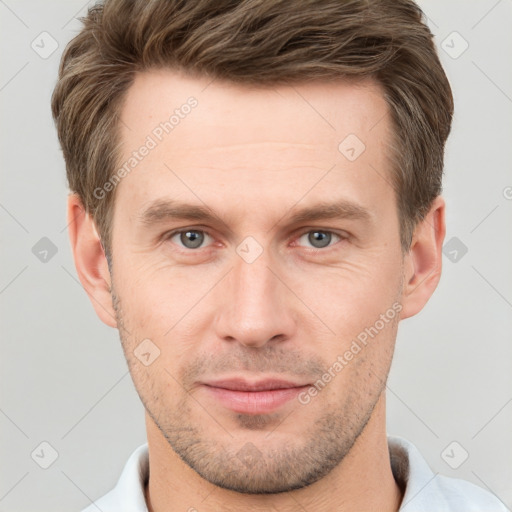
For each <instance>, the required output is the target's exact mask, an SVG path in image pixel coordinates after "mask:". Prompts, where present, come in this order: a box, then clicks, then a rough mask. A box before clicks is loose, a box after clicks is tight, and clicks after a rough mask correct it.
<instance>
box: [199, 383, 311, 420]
mask: <svg viewBox="0 0 512 512" xmlns="http://www.w3.org/2000/svg"><path fill="white" fill-rule="evenodd" d="M310 385H311V384H302V383H296V382H291V381H285V380H281V379H265V380H260V381H256V382H249V381H247V380H245V379H224V380H217V381H212V382H206V383H202V388H203V389H204V390H205V392H206V393H208V395H209V396H210V397H212V398H214V399H215V400H217V401H218V402H219V403H220V404H221V405H223V406H224V407H226V408H228V409H231V410H232V411H233V412H237V413H242V414H268V413H270V412H273V411H275V410H276V409H279V408H280V407H282V406H283V405H285V404H286V403H287V402H289V401H290V400H292V399H293V398H295V397H296V396H297V395H298V394H299V393H300V392H301V391H304V390H305V389H307V388H308V387H310Z"/></svg>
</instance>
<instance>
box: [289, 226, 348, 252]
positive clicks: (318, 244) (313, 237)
mask: <svg viewBox="0 0 512 512" xmlns="http://www.w3.org/2000/svg"><path fill="white" fill-rule="evenodd" d="M333 235H334V237H337V238H338V239H341V237H340V236H339V235H337V234H336V233H331V232H330V231H320V230H313V231H308V232H307V233H304V234H303V235H302V236H301V237H300V239H302V238H304V237H307V242H308V243H309V244H311V246H312V247H314V248H315V249H323V248H324V247H327V246H329V245H330V244H331V241H332V240H333ZM300 239H299V240H300Z"/></svg>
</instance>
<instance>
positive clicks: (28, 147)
mask: <svg viewBox="0 0 512 512" xmlns="http://www.w3.org/2000/svg"><path fill="white" fill-rule="evenodd" d="M421 5H422V7H423V8H424V10H425V13H426V14H427V16H428V17H429V24H430V27H431V29H432V30H433V32H434V34H435V35H436V41H437V44H438V46H439V48H440V54H441V58H442V61H443V63H444V65H445V68H446V71H447V74H448V76H449V79H450V81H451V83H452V86H453V91H454V96H455V100H456V115H455V121H454V125H453V132H452V135H451V138H450V141H449V144H448V148H447V155H446V177H445V192H444V196H445V198H446V200H447V203H448V208H447V223H448V229H447V238H446V241H448V240H450V239H451V238H452V237H456V238H457V240H455V242H452V243H456V244H458V245H459V249H457V248H456V249H455V250H457V251H458V252H457V254H455V253H453V252H451V254H450V251H453V247H456V246H453V247H452V248H448V249H447V250H446V253H447V255H446V256H445V257H444V258H443V259H444V270H443V278H442V280H441V284H440V286H439V288H438V290H437V291H436V293H435V294H434V296H433V298H432V299H431V301H430V302H429V304H428V305H427V307H426V308H425V309H424V311H423V312H422V313H421V314H420V315H418V316H417V317H415V318H413V319H409V320H407V321H405V322H403V323H402V324H401V326H400V330H399V338H398V343H397V348H396V357H395V361H394V363H393V368H392V373H391V376H390V379H389V392H388V416H389V419H388V431H389V433H391V434H397V435H402V436H404V437H406V438H407V439H409V440H411V441H412V442H413V443H415V444H416V445H417V446H418V448H419V449H420V451H421V452H422V453H423V454H424V455H425V457H426V458H427V460H428V462H429V464H430V465H431V467H432V468H433V469H434V471H435V472H440V473H443V474H446V475H448V476H452V477H460V478H465V479H467V480H470V481H472V482H474V483H476V484H478V485H480V486H482V487H485V488H488V489H490V490H491V491H492V492H493V493H495V494H496V495H497V496H498V497H499V498H500V499H501V500H502V501H503V502H505V503H506V504H507V505H508V506H509V507H510V506H511V505H512V483H511V482H512V465H511V461H512V439H511V432H512V428H511V425H512V343H511V341H512V340H511V336H510V333H511V331H512V315H511V312H512V311H511V310H512V266H511V261H512V247H511V245H512V244H511V240H512V237H511V213H512V200H511V198H512V173H511V172H510V163H511V161H512V158H511V154H512V138H511V135H512V134H511V129H510V128H511V113H512V99H511V98H512V69H511V66H510V62H512V31H511V30H510V26H511V22H512V1H511V0H501V1H496V0H481V1H471V2H468V1H467V0H460V1H453V0H451V1H443V2H439V1H437V2H426V1H423V2H421ZM86 7H87V4H84V3H83V2H82V1H77V0H74V1H69V0H67V1H64V0H59V1H52V2H40V1H35V0H33V1H28V0H23V1H15V0H0V38H1V47H2V61H1V75H0V102H1V138H0V144H1V167H0V169H1V178H2V182H1V184H2V187H1V194H0V223H1V224H0V225H1V229H2V255H1V264H0V301H1V304H0V305H1V313H2V321H3V323H2V336H1V344H2V346H1V360H0V365H1V366H0V379H1V388H0V389H1V395H0V428H1V432H2V437H1V445H0V446H1V456H0V460H1V464H0V467H1V469H0V471H1V481H0V512H2V511H3V512H6V511H14V512H22V511H32V512H33V511H53V512H57V511H64V510H80V509H81V508H83V507H85V506H86V505H88V504H89V503H90V499H95V498H97V497H98V496H100V495H103V494H104V493H106V492H107V491H108V490H109V489H110V488H112V487H113V486H114V484H115V483H116V480H117V478H118V476H119V474H120V472H121V470H122V467H123V465H124V463H125V461H126V459H127V458H128V456H129V455H130V454H131V452H132V451H133V449H134V448H135V447H136V446H138V445H139V444H142V443H143V442H145V426H144V415H143V407H142V405H141V404H140V402H139V399H138V396H137V395H136V392H135V389H134V387H133V385H132V382H131V379H130V376H129V374H128V370H127V366H126V363H125V360H124V357H123V354H122V351H121V346H120V342H119V338H118V333H117V331H115V330H112V329H110V328H108V327H106V326H104V325H103V324H102V323H101V322H100V321H99V319H98V318H97V317H96V315H95V313H94V311H93V308H92V306H91V304H90V302H89V299H88V298H87V296H86V294H85V292H84V291H83V289H82V287H81V285H80V284H79V282H78V280H77V277H76V272H75V269H74V264H73V261H72V257H71V252H70V248H69V242H68V238H67V232H66V229H65V227H66V217H65V207H66V195H67V186H66V181H65V172H64V162H63V159H62V156H61V152H60V149H59V147H58V143H57V138H56V134H55V130H54V127H53V123H52V119H51V114H50V95H51V92H52V89H53V86H54V83H55V79H56V76H57V67H58V62H59V58H60V56H61V53H62V50H63V48H64V46H65V45H66V43H67V42H68V41H69V40H70V39H71V37H72V36H73V35H74V34H75V33H76V32H77V30H78V29H79V27H80V24H79V22H77V21H76V17H77V16H80V15H83V14H85V12H86ZM454 31H456V32H457V33H458V34H459V35H460V36H459V35H457V34H453V32H454ZM42 32H48V33H49V34H50V36H47V35H42V36H41V35H40V34H41V33H42ZM461 37H462V38H463V39H461ZM52 38H53V39H54V40H55V41H56V42H57V43H58V48H57V49H56V51H54V53H52V54H51V55H46V54H45V52H46V53H48V52H50V50H51V49H52V47H51V45H52ZM33 41H34V43H33V45H34V47H35V48H37V52H39V53H37V52H36V51H35V50H34V49H33V48H32V47H31V44H32V42H33ZM443 41H444V43H443ZM464 41H467V43H468V44H469V47H468V48H467V50H466V51H465V52H464V53H462V54H461V55H460V56H458V54H459V53H460V52H461V51H462V50H463V49H464V45H465V43H464ZM36 45H38V46H36ZM443 48H445V49H446V51H445V50H443ZM447 52H448V53H451V56H450V55H449V54H448V53H447ZM41 54H42V56H41ZM43 57H46V58H43ZM454 57H457V58H454ZM43 237H48V238H49V239H50V240H51V241H52V242H53V244H55V246H56V248H57V250H58V252H57V253H56V254H55V255H54V256H53V257H51V258H50V257H48V261H47V262H42V261H40V260H39V259H38V258H37V257H36V256H35V255H34V254H33V252H32V248H33V247H34V245H35V244H36V243H37V242H38V241H39V240H40V239H41V238H43ZM461 244H464V246H466V247H467V253H466V254H464V255H462V252H461V251H460V247H461ZM461 255H462V256H461ZM455 256H456V257H457V260H456V261H452V260H453V259H454V257H455ZM453 441H456V442H457V443H458V445H456V446H455V448H454V451H451V449H449V450H448V454H449V455H450V456H451V457H450V458H448V459H447V460H449V461H450V462H451V463H452V465H453V464H454V462H457V461H458V460H461V457H462V456H463V455H464V451H463V450H465V451H467V452H468V454H469V457H468V459H467V460H466V461H465V462H464V463H463V464H462V465H461V466H460V467H459V468H458V469H452V468H451V467H450V466H449V465H448V464H447V462H445V459H446V457H445V459H443V457H442V453H443V451H444V449H445V448H446V447H447V446H448V445H449V444H450V443H452V442H453ZM42 442H47V443H49V444H50V445H51V446H52V447H53V448H54V449H55V450H56V451H57V453H58V458H57V459H56V460H55V462H54V463H53V464H52V465H51V466H50V467H49V468H48V469H42V468H41V467H40V466H39V465H38V463H39V464H41V463H44V462H50V461H51V459H50V457H51V450H50V449H49V448H48V447H45V445H43V447H42V448H41V447H40V443H42ZM41 449H42V452H41ZM34 450H35V452H34ZM33 452H34V455H33V458H32V456H31V454H32V453H33ZM37 454H39V457H38V456H37ZM41 454H44V455H41ZM36 460H37V462H38V463H36ZM89 498H90V499H89Z"/></svg>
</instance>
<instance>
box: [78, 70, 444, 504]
mask: <svg viewBox="0 0 512 512" xmlns="http://www.w3.org/2000/svg"><path fill="white" fill-rule="evenodd" d="M190 96H194V97H195V98H196V99H197V101H198V105H197V107H195V108H194V109H192V111H191V112H190V114H188V115H187V116H185V117H184V119H181V120H180V122H179V124H178V125H177V126H176V127H175V128H174V129H173V131H172V133H170V134H168V135H167V136H165V137H164V138H163V140H162V141H161V142H160V143H159V144H158V145H157V146H156V147H155V148H154V149H152V150H151V151H150V152H149V154H148V155H147V156H146V157H145V158H144V159H143V160H142V161H141V162H140V163H138V165H137V167H136V168H135V169H134V170H133V171H132V172H131V173H130V174H129V175H127V176H126V177H125V178H123V179H122V181H121V182H120V183H119V184H118V185H117V189H116V201H115V208H114V217H113V238H112V262H113V266H112V269H111V270H112V274H111V273H110V272H109V268H108V265H107V260H106V258H105V254H104V252H103V250H102V247H101V244H100V240H99V237H98V234H97V231H96V229H95V226H94V222H93V220H92V218H91V217H90V215H89V214H81V212H82V205H81V203H80V200H79V198H78V197H77V196H76V195H74V194H71V195H70V196H69V203H68V204H69V207H68V215H69V219H70V220H72V222H71V224H70V228H69V229H70V239H71V246H72V250H73V254H74V258H75V263H76V268H77V272H78V275H79V277H80V280H81V282H82V284H83V286H84V288H85V290H86V292H87V293H88V295H89V296H90V298H91V302H92V304H93V306H94V308H95V310H96V312H97V314H98V316H99V317H100V319H101V320H102V321H103V322H105V323H106V324H107V325H110V326H112V327H115V328H118V329H119V332H120V337H121V341H122V345H123V349H124V352H125V356H126V359H127V362H128V365H129V368H130V372H131V375H132V378H133V381H134V384H135V387H136V389H137V391H138V393H139V396H140V398H141V400H142V402H143V404H144V406H145V408H146V427H147V435H148V443H149V458H150V479H149V485H148V486H147V488H146V500H147V502H148V509H149V510H150V511H154V512H165V511H168V510H171V509H172V510H189V509H190V508H191V507H193V508H195V509H197V510H200V511H201V512H203V511H214V510H215V511H217V510H223V511H235V510H250V511H259V510H276V511H277V510H279V511H282V512H284V511H291V510H297V508H298V507H299V506H302V507H304V509H306V510H315V511H319V512H323V511H334V510H337V511H339V510H379V511H381V512H382V511H396V510H398V508H399V505H400V501H401V498H402V492H401V490H400V488H399V486H398V485H397V483H396V482H395V480H394V478H393V474H392V472H391V467H390V461H389V453H388V447H387V440H386V431H385V382H386V379H387V376H388V372H389V368H390V364H391V360H392V355H393V349H394V344H395V340H396V334H397V328H398V323H399V320H401V319H405V318H408V317H410V316H413V315H415V314H416V313H418V312H419V311H420V310H421V309H422V308H423V306H424V305H425V303H426V302H427V301H428V299H429V298H430V296H431V295H432V293H433V291H434V290H435V288H436V286H437V283H438V281H439V278H440V273H441V248H442V243H443V239H444V236H445V205H444V200H443V199H442V198H441V197H438V198H436V199H435V201H434V202H433V204H432V207H431V209H430V211H429V213H428V215H427V216H426V217H425V220H424V221H423V222H421V223H420V224H418V226H417V227H416V230H415V232H414V236H413V240H412V244H411V248H410V250H409V251H408V252H407V253H402V251H401V248H400V233H399V222H398V213H397V209H396V201H395V195H394V192H393V190H392V188H391V186H390V185H389V176H390V173H391V169H390V165H389V162H388V158H387V155H388V148H387V144H388V142H389V140H390V133H391V122H390V117H389V112H388V108H387V105H386V102H385V100H384V97H383V93H382V90H381V89H380V88H379V86H378V85H377V84H375V83H373V82H371V81H365V82H361V83H359V84H354V83H346V82H331V83H327V82H321V83H320V82H319V83H309V84H297V85H294V86H293V87H290V86H278V87H275V88H249V87H247V86H240V85H233V84H227V83H221V82H219V81H214V82H212V83H209V81H208V80H206V79H198V78H194V79H192V78H189V77H186V76H183V75H180V74H177V73H175V72H173V71H170V70H165V71H151V72H144V73H141V74H139V75H137V76H136V79H135V81H134V83H133V85H132V86H131V87H130V89H129V90H128V93H127V96H126V98H125V103H124V106H123V108H122V111H121V119H122V123H121V135H120V136H121V142H122V146H121V157H120V161H121V162H124V161H125V160H126V159H127V158H129V156H130V154H131V153H132V151H134V150H136V149H137V148H139V147H140V146H141V144H143V143H144V140H145V139H146V137H147V136H148V135H149V134H151V133H152V131H153V130H154V128H155V126H157V125H158V124H159V123H160V122H161V121H163V120H166V119H168V118H169V115H170V114H171V113H172V111H173V110H174V109H175V108H178V107H180V105H182V104H184V103H185V102H186V100H187V98H189V97H190ZM305 100H306V101H305ZM348 134H356V135H357V137H359V139H360V140H362V141H364V144H365V146H366V149H365V151H364V152H363V153H362V154H361V155H360V156H359V157H358V158H357V159H356V160H355V161H349V160H348V159H347V158H345V156H344V155H343V154H342V153H341V152H340V151H339V150H338V145H339V144H340V142H341V141H342V140H343V139H344V138H345V137H346V136H347V135H348ZM155 199H174V200H179V201H182V202H186V203H190V204H193V205H199V206H205V205H206V206H207V207H208V208H209V209H210V211H211V212H214V214H215V219H214V220H208V221H206V222H203V221H199V222H198V221H194V220H189V219H173V218H166V219H163V220H161V221H160V222H158V223H154V224H147V223H146V224H145V223H143V222H141V220H140V216H141V212H143V211H144V209H145V208H147V207H148V205H149V204H150V203H151V202H152V201H154V200H155ZM339 200H345V201H350V202H351V203H354V204H356V205H358V206H360V207H361V208H364V209H365V210H366V211H367V214H368V215H367V218H364V219H363V218H345V217H343V216H339V217H336V218H330V219H315V220H308V219H306V220H302V221H301V222H299V223H295V224H290V218H291V216H292V215H293V214H294V213H296V212H297V210H298V209H300V208H303V207H306V206H315V205H318V204H319V203H325V202H335V201H339ZM192 228H194V229H196V230H200V231H199V233H195V234H196V236H199V240H200V241H201V240H203V239H202V238H201V231H202V232H203V233H206V234H205V235H204V241H203V245H201V246H200V247H199V248H196V249H194V248H187V246H185V245H184V243H187V239H186V238H185V240H184V241H183V239H182V238H180V235H175V236H169V234H170V233H172V232H173V231H174V230H177V229H185V230H187V229H188V230H192ZM315 230H316V231H321V232H322V233H324V236H327V237H328V233H329V232H331V233H333V235H332V236H331V239H330V242H329V243H328V244H327V246H326V247H318V246H317V247H315V245H313V244H315V239H314V238H313V239H311V238H310V237H309V236H308V235H309V234H310V233H311V232H313V233H314V232H315ZM326 232H327V234H326ZM336 235H337V236H336ZM248 236H251V237H253V238H254V239H255V240H256V241H257V243H258V244H259V246H260V248H261V249H262V253H261V254H260V255H259V256H258V257H257V258H256V259H255V260H254V261H253V262H251V263H248V262H247V261H245V260H244V259H243V258H242V257H241V256H240V255H239V254H238V253H237V247H239V245H240V244H241V243H242V242H243V241H244V239H245V238H246V237H248ZM242 246H243V245H242ZM251 250H254V249H251ZM253 254H254V253H253ZM393 305H395V307H396V305H399V307H400V308H401V311H400V313H399V314H397V315H396V317H395V318H394V319H393V321H389V322H387V323H385V325H384V327H383V328H381V329H380V330H379V332H378V334H377V335H376V336H375V337H374V338H372V339H371V340H370V341H369V342H368V344H367V345H366V346H365V347H364V348H363V349H362V350H361V351H360V352H359V353H358V354H357V355H355V356H354V357H353V359H352V360H351V361H349V362H348V364H346V366H344V367H343V369H342V371H339V372H338V373H336V375H335V377H334V378H332V379H331V380H330V382H329V383H328V384H327V385H326V386H325V387H324V388H323V389H322V390H321V391H320V392H319V393H318V394H317V395H316V396H315V397H314V398H312V399H311V400H310V402H309V403H307V404H301V403H300V402H299V401H298V400H297V399H294V400H291V401H289V402H287V403H286V404H285V405H284V406H282V407H280V408H279V409H277V410H276V411H274V412H272V413H269V414H259V415H253V414H239V413H235V412H233V411H231V410H230V409H228V408H225V407H224V406H223V405H221V404H220V403H219V402H217V401H216V400H214V399H213V398H212V397H211V396H210V395H209V394H208V393H207V392H206V390H205V388H204V387H203V386H201V384H200V383H201V382H204V381H205V380H209V379H219V378H225V377H234V376H236V377H245V378H247V379H250V380H256V379H259V378H263V377H278V378H279V377H280V378H283V379H289V380H293V381H296V382H300V383H308V384H309V383H314V382H315V381H317V379H318V378H320V377H322V375H323V374H324V372H326V371H328V369H329V368H330V367H332V365H333V363H334V362H335V361H336V360H337V357H338V356H339V355H340V354H341V355H342V354H344V353H345V352H346V351H347V350H348V349H349V348H350V346H351V343H352V342H353V340H355V339H356V338H357V336H358V335H359V334H360V333H361V332H363V331H364V330H365V328H368V327H369V326H373V325H375V324H376V321H377V320H378V319H379V318H380V315H382V314H385V313H386V312H387V311H389V310H390V308H392V307H393ZM144 339H150V340H151V341H152V343H154V345H156V346H157V347H158V349H159V350H160V354H159V356H158V357H157V358H156V359H155V360H154V361H153V362H152V363H151V364H150V365H148V366H146V365H144V364H142V363H141V361H140V360H139V359H138V358H137V357H136V356H135V355H134V350H135V349H136V348H137V346H138V345H139V343H140V342H141V341H142V340H144ZM248 453H249V456H248V455H247V454H248ZM241 454H242V455H241ZM244 454H245V458H244ZM247 457H249V459H248V458H247ZM251 457H252V458H251Z"/></svg>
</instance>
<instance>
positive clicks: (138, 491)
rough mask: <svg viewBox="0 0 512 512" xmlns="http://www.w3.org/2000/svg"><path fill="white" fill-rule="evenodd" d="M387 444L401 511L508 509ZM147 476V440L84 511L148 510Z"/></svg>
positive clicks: (407, 446) (393, 442)
mask: <svg viewBox="0 0 512 512" xmlns="http://www.w3.org/2000/svg"><path fill="white" fill-rule="evenodd" d="M388 446H389V452H390V456H391V469H392V471H393V475H394V477H395V480H397V482H399V483H402V484H403V486H404V487H405V494H404V497H403V500H402V505H401V506H400V509H399V512H477V511H478V512H508V509H507V508H506V507H505V505H503V503H502V502H501V501H500V500H499V499H498V498H497V497H496V496H494V495H493V494H491V493H490V492H488V491H485V490H484V489H481V488H480V487H478V486H477V485H474V484H472V483H470V482H467V481H465V480H461V479H458V478H449V477H446V476H441V475H439V474H435V473H433V472H432V470H431V469H430V467H429V466H428V464H427V462H426V461H425V459H424V458H423V457H422V455H421V454H420V452H419V451H418V449H417V448H416V447H415V446H414V445H413V444H412V443H410V442H409V441H407V440H406V439H403V438H401V437H396V436H388ZM148 475H149V455H148V445H147V443H146V444H143V445H141V446H139V447H138V448H137V449H136V450H135V451H134V452H133V453H132V455H131V456H130V458H129V459H128V461H127V462H126V465H125V466H124V469H123V472H122V473H121V476H120V477H119V480H118V482H117V484H116V486H115V487H114V489H112V490H111V491H110V492H108V493H107V494H106V495H105V496H103V497H101V498H99V499H98V500H96V501H95V502H94V503H92V504H91V505H89V506H88V507H87V508H85V509H84V510H82V512H98V511H101V512H148V508H147V505H146V502H145V499H144V485H145V483H146V482H147V480H148Z"/></svg>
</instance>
